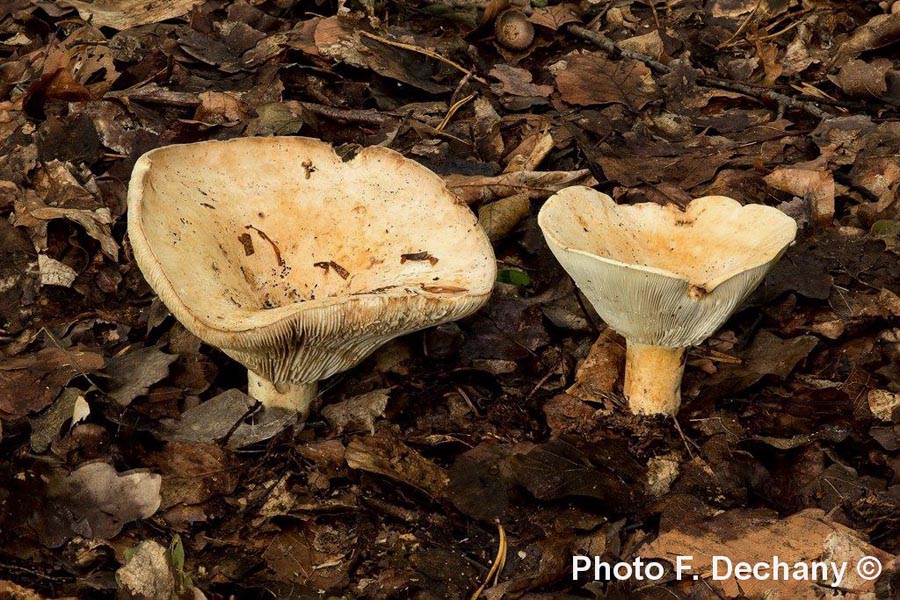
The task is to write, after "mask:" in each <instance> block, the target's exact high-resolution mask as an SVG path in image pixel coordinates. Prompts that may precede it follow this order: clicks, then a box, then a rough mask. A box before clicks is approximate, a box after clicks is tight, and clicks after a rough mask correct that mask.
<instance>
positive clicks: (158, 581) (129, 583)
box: [116, 540, 178, 600]
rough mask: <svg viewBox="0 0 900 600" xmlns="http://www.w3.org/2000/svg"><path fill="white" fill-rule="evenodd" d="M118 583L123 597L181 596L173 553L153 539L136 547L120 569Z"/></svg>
mask: <svg viewBox="0 0 900 600" xmlns="http://www.w3.org/2000/svg"><path fill="white" fill-rule="evenodd" d="M116 582H117V583H118V587H119V597H120V598H129V599H137V598H148V599H150V598H152V599H153V600H177V599H178V594H177V593H176V592H175V575H174V574H173V573H172V568H171V566H170V564H169V552H168V550H166V548H163V547H162V546H161V545H159V544H158V543H156V542H154V541H153V540H144V541H143V542H141V543H140V544H138V545H137V546H136V547H135V548H134V553H133V554H132V556H131V558H130V559H129V560H128V562H127V563H126V564H125V565H123V566H122V567H121V568H120V569H119V570H118V571H116Z"/></svg>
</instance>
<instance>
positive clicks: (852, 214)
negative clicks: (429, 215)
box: [0, 0, 900, 600]
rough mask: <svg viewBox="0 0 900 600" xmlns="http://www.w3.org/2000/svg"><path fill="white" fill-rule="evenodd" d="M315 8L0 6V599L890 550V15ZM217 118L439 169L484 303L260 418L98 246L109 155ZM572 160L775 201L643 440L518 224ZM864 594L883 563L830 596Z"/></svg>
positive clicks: (680, 198)
mask: <svg viewBox="0 0 900 600" xmlns="http://www.w3.org/2000/svg"><path fill="white" fill-rule="evenodd" d="M312 8H314V10H312V9H311V7H310V6H306V5H303V4H302V3H298V2H294V1H293V0H277V1H263V2H244V1H242V0H234V1H232V0H223V1H217V2H203V1H198V0H190V1H187V0H179V1H173V2H157V1H149V2H148V1H142V2H132V1H130V0H129V1H126V2H109V1H106V0H94V1H92V2H87V1H80V0H68V1H66V2H58V3H52V2H46V1H43V0H33V1H26V0H12V1H11V2H9V3H7V5H5V6H3V7H0V57H2V58H0V63H2V64H0V133H2V135H0V212H2V216H3V219H0V422H2V441H0V443H2V444H3V449H4V451H5V452H6V454H5V456H7V461H6V462H5V467H4V468H3V469H2V473H3V477H2V479H0V494H2V497H3V500H4V502H3V506H4V510H3V511H0V519H2V521H0V524H2V525H3V526H2V527H0V531H2V541H3V542H4V543H3V551H2V554H3V557H2V559H3V560H2V561H0V562H2V563H3V565H4V566H3V569H2V570H3V573H2V575H0V590H2V592H0V594H12V595H13V596H12V597H23V598H40V597H47V598H49V597H60V596H70V597H90V598H98V597H114V596H115V595H116V594H119V595H120V596H121V597H145V598H151V597H152V598H174V597H185V596H186V594H193V596H194V597H200V596H199V595H198V594H204V595H205V596H206V597H210V598H215V597H231V596H235V597H265V598H274V597H307V596H308V597H319V591H320V590H325V591H326V593H328V594H331V595H333V596H342V597H343V596H346V597H357V598H372V599H376V598H377V599H386V598H395V597H408V598H418V599H422V600H428V599H432V598H441V599H443V598H463V597H471V596H472V594H474V593H475V592H476V590H480V594H481V597H484V598H491V599H494V600H500V599H503V598H517V597H519V598H533V599H543V598H547V599H549V598H554V599H565V598H575V597H595V598H631V597H634V598H637V597H642V598H652V597H672V595H673V594H675V595H683V596H685V597H707V596H708V595H709V594H710V593H713V594H715V595H716V597H737V596H738V595H739V594H740V593H741V592H744V593H745V594H748V595H751V596H752V595H753V594H756V595H764V594H772V593H776V592H777V593H779V594H781V595H782V596H785V597H787V596H788V595H789V596H790V597H792V598H807V597H808V598H818V597H820V595H817V594H819V592H820V591H821V588H816V587H810V586H803V585H792V586H788V587H781V588H778V589H774V588H771V587H769V586H767V585H766V584H760V585H756V584H754V586H751V587H746V586H744V584H745V583H746V582H741V585H742V586H744V587H741V588H739V587H738V586H737V584H736V582H734V581H725V582H711V581H709V580H708V579H702V578H701V580H699V581H697V582H692V581H682V582H676V581H672V580H666V581H663V582H660V583H659V584H658V585H654V586H649V587H647V586H641V585H639V583H640V582H636V581H628V582H621V583H615V584H600V583H586V582H572V581H571V572H570V565H571V556H572V553H574V552H580V553H586V554H596V555H602V556H604V557H607V558H609V559H610V560H619V559H622V560H630V559H632V558H633V557H635V556H637V555H641V556H648V557H649V556H651V555H653V556H661V557H662V558H666V556H671V555H672V554H673V553H676V552H678V551H684V552H688V551H690V553H693V554H695V555H696V556H698V557H702V559H703V560H704V561H706V562H704V565H706V564H707V563H708V558H709V557H710V556H711V555H712V554H722V553H724V552H725V550H723V549H725V548H727V549H728V552H731V553H733V554H734V558H735V559H738V558H744V559H745V560H756V559H758V558H759V557H762V556H765V555H766V553H767V552H770V549H771V548H773V547H777V548H780V549H783V551H784V552H785V553H786V555H787V553H790V554H791V556H792V557H796V559H798V560H799V559H804V560H811V559H821V558H822V557H832V558H840V559H842V560H843V559H848V560H856V558H858V557H859V556H860V555H861V554H870V555H873V556H877V557H880V558H881V559H882V560H883V561H884V563H885V565H892V561H894V557H896V555H898V554H900V544H898V540H900V526H898V523H900V518H898V515H900V487H898V484H900V475H898V474H900V457H898V456H900V455H898V453H900V437H898V436H900V429H898V427H897V420H898V410H900V408H898V404H900V403H898V397H900V369H898V367H897V365H898V364H900V334H898V333H897V327H898V323H897V319H898V315H900V267H898V265H900V262H898V249H900V225H898V223H900V202H898V198H900V132H898V115H897V107H898V105H900V103H898V97H900V96H898V85H900V83H898V82H900V77H898V73H900V63H898V59H897V55H896V52H895V49H896V47H897V43H898V39H900V35H898V32H900V26H898V23H900V20H898V16H900V11H898V8H897V3H896V2H895V3H891V2H878V3H876V2H871V3H856V4H854V3H821V2H800V1H799V0H786V1H785V0H778V1H774V0H768V1H762V2H759V1H757V0H735V1H732V0H729V1H725V0H710V1H704V2H701V1H699V0H686V1H682V2H669V3H660V2H655V3H648V2H637V1H632V0H622V1H617V2H584V3H567V2H566V3H564V2H555V1H551V2H550V3H546V2H533V3H532V4H531V5H530V6H529V5H527V4H523V3H516V5H515V7H514V8H516V9H517V10H521V11H522V12H523V13H524V14H525V16H526V17H527V19H528V22H530V23H531V24H533V25H534V26H535V27H534V30H535V31H534V40H533V42H532V43H531V45H530V46H529V47H528V48H525V49H524V50H521V51H511V50H509V49H507V48H504V47H503V46H502V45H500V44H499V43H498V42H497V40H496V39H495V37H494V33H493V32H494V20H495V19H496V17H497V16H498V15H499V14H500V13H502V12H503V11H504V10H505V9H507V8H509V6H507V3H505V2H490V3H488V2H480V1H475V0H442V1H436V2H429V3H426V4H423V5H422V6H418V7H413V6H412V5H407V4H402V3H401V4H396V3H388V4H385V5H381V4H378V3H375V4H372V3H352V2H348V3H343V2H341V3H337V4H335V5H327V4H323V5H321V6H316V7H312ZM314 13H315V14H314ZM242 135H309V136H314V137H319V138H322V139H325V140H327V141H329V142H331V143H333V144H335V145H336V146H338V147H339V149H340V151H341V152H342V153H343V152H351V151H354V150H355V149H358V148H359V147H361V146H367V145H373V144H380V145H383V146H388V147H391V148H393V149H395V150H398V151H400V152H402V153H404V154H405V155H407V156H411V157H413V158H415V159H416V160H419V161H420V162H422V163H423V164H425V165H426V166H428V167H429V168H432V169H433V170H435V171H436V172H438V173H439V174H440V175H441V176H442V177H444V179H445V181H446V182H447V184H448V186H450V187H451V189H452V190H453V191H454V192H455V193H456V194H457V195H458V196H459V198H460V199H461V200H462V201H463V202H465V203H466V204H468V205H469V206H471V207H472V209H473V210H474V211H476V212H477V213H478V215H479V220H480V222H481V223H482V225H483V226H484V227H485V229H486V230H487V232H488V234H489V236H490V238H491V240H492V242H493V244H494V247H495V251H496V254H497V257H498V260H499V261H500V263H499V267H500V269H499V272H500V277H499V282H498V284H497V286H496V290H495V294H494V298H493V300H492V301H491V304H490V305H489V306H488V307H487V308H486V309H485V310H483V311H481V312H480V313H478V314H476V315H474V316H473V317H472V318H470V319H468V320H466V321H464V322H461V323H457V324H453V325H447V326H442V327H440V328H436V329H434V330H431V331H426V332H420V333H416V334H412V335H410V336H408V337H406V338H404V339H403V340H402V341H399V342H397V343H395V344H392V345H389V346H386V347H385V348H384V349H382V350H381V351H380V352H379V353H377V354H376V355H375V356H373V357H372V358H371V359H369V360H367V361H364V362H363V363H362V364H361V365H360V366H359V367H358V368H356V369H355V370H353V371H352V372H350V373H349V374H347V375H346V376H344V377H340V378H335V379H334V380H332V381H329V382H327V384H326V385H325V386H323V390H322V393H321V394H320V400H321V401H322V408H321V409H320V410H319V411H316V412H314V413H313V416H312V417H311V420H310V421H309V422H308V423H306V424H305V425H304V426H298V425H297V423H296V421H295V419H293V418H292V416H291V415H286V414H277V413H275V412H260V410H259V406H258V405H257V403H256V402H255V401H254V400H253V399H252V398H250V397H248V396H247V395H246V394H245V393H244V391H243V390H245V389H246V388H245V387H244V386H245V385H246V382H245V381H244V380H243V371H242V370H241V369H239V368H238V367H237V365H236V363H234V362H233V361H232V360H231V359H230V358H228V357H227V356H225V355H224V354H221V353H219V352H218V351H217V350H215V349H212V348H209V347H207V346H205V345H203V344H201V343H200V341H199V340H197V339H196V338H194V337H193V336H191V335H190V334H188V333H187V332H186V331H185V330H184V329H183V328H182V327H181V326H180V325H178V324H177V323H176V322H175V321H174V320H173V319H171V318H169V315H168V313H167V312H166V311H165V310H164V309H162V308H161V305H160V304H159V303H158V301H156V300H155V299H154V297H153V295H152V293H151V291H150V289H149V287H148V286H147V284H146V283H145V282H144V281H143V279H142V276H141V274H140V271H139V270H138V269H137V267H136V265H135V264H134V261H133V257H132V254H131V248H130V242H129V240H128V239H127V236H125V222H126V219H127V216H126V214H125V195H126V191H127V189H126V182H127V180H128V177H129V175H130V171H131V168H132V166H133V164H134V162H135V160H136V159H137V158H138V157H139V156H140V155H141V154H142V153H144V152H146V151H148V150H151V149H153V148H155V147H159V146H161V145H165V144H169V143H181V142H192V141H200V140H207V139H229V138H232V137H237V136H242ZM301 176H302V171H301ZM569 185H588V186H594V187H597V188H598V189H600V190H602V191H604V192H606V193H609V194H610V195H611V196H612V197H613V198H614V199H616V201H618V202H625V203H632V202H647V201H649V202H658V203H669V202H673V203H676V204H681V205H683V204H685V203H686V202H688V201H689V200H690V199H691V198H693V197H697V196H701V195H708V194H725V195H730V196H733V197H735V198H736V199H737V200H738V201H741V202H745V203H746V202H757V203H765V204H769V205H771V206H777V207H779V208H781V209H782V210H784V211H785V212H787V213H788V214H790V215H791V216H792V217H794V218H795V219H797V221H798V223H799V224H800V226H801V234H800V236H799V238H798V241H797V243H796V244H795V245H794V246H793V247H792V248H790V249H789V250H788V252H787V254H786V256H785V257H784V259H783V260H782V261H781V262H780V263H779V264H778V266H777V267H776V268H775V269H774V270H773V271H772V272H771V273H770V274H769V276H768V277H767V279H766V281H764V282H763V284H762V286H761V287H760V288H759V289H758V290H757V291H756V292H755V293H754V294H753V296H752V297H750V298H749V299H748V301H747V302H746V304H745V306H744V308H743V309H742V310H740V311H738V312H737V313H736V314H735V315H734V317H733V318H732V319H730V320H729V321H728V322H727V323H726V324H725V325H724V326H723V327H722V329H721V330H720V331H719V332H717V333H716V334H714V335H713V336H712V337H711V338H710V339H709V340H708V341H707V342H705V343H704V344H703V345H701V346H700V347H697V348H694V349H692V350H691V351H690V352H689V354H688V363H687V367H686V375H685V382H684V389H683V396H684V408H683V410H682V411H681V413H680V414H679V415H678V417H677V419H678V423H677V425H678V426H677V427H676V426H675V424H674V423H672V422H655V421H653V420H641V419H636V418H633V417H631V416H630V415H627V414H625V413H624V412H623V411H622V402H623V398H622V383H623V381H622V378H623V367H622V352H623V350H624V348H623V346H622V342H621V340H620V339H619V338H618V337H617V336H616V334H614V333H613V332H611V331H610V330H608V329H607V328H606V327H605V325H604V324H603V322H602V321H601V320H600V319H599V317H598V316H597V315H596V313H595V312H594V311H593V309H592V308H591V307H590V306H587V305H586V303H585V301H584V299H583V298H582V297H581V296H580V295H579V294H578V292H577V290H576V289H575V288H574V286H573V285H572V284H571V283H570V282H569V280H568V278H567V277H566V276H565V274H564V273H563V272H562V270H561V269H560V267H559V266H558V264H557V263H556V262H555V260H554V259H553V257H552V255H551V254H550V252H549V250H548V248H547V247H546V245H545V244H544V242H543V239H542V238H541V235H540V232H539V230H538V228H537V224H536V218H535V215H536V213H537V210H538V209H539V208H540V205H541V203H542V202H543V201H544V200H545V199H546V198H547V197H548V196H549V195H551V194H553V193H554V192H556V191H558V190H559V189H561V188H563V187H566V186H569ZM210 206H212V204H210ZM411 252H412V253H413V254H416V249H411ZM431 258H436V259H440V257H431ZM421 259H422V260H429V258H428V257H422V258H421ZM398 260H399V258H398ZM408 260H415V259H414V258H409V259H408ZM326 266H328V268H329V269H331V270H334V271H335V272H336V273H338V274H339V275H340V274H341V270H342V269H343V267H340V265H335V264H330V265H326ZM347 275H348V276H349V273H347ZM342 276H343V275H342ZM598 336H599V339H598ZM388 390H389V391H388ZM498 523H499V527H498ZM500 531H503V537H504V542H503V547H504V548H505V552H504V553H503V554H504V556H505V561H503V562H497V558H498V557H499V556H500V554H499V553H498V548H500V547H501V542H500V539H499V536H500ZM176 537H177V540H178V544H176V543H175V542H174V540H175V539H176ZM492 565H497V566H496V568H495V569H494V575H493V576H492V577H488V575H489V573H490V571H491V567H492ZM704 568H705V567H704ZM188 581H190V585H186V584H187V582H188ZM711 585H712V586H713V588H712V589H713V590H714V591H712V592H711V591H710V586H711ZM898 585H900V584H898V580H897V575H896V568H886V570H885V573H884V575H883V576H882V577H881V578H880V579H879V580H878V581H877V582H868V583H867V582H863V581H856V580H850V581H849V583H848V586H849V587H848V588H847V589H846V590H843V591H841V592H840V594H842V595H843V597H847V598H852V597H855V595H856V594H858V592H859V591H860V590H863V591H867V592H871V593H873V594H875V597H884V598H889V597H893V596H895V595H896V594H897V589H898ZM482 586H483V587H482ZM201 590H202V591H201ZM298 594H299V596H298ZM303 594H306V596H303ZM476 595H477V594H476ZM188 597H190V596H188Z"/></svg>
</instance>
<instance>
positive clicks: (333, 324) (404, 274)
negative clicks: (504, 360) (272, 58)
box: [128, 137, 496, 415]
mask: <svg viewBox="0 0 900 600" xmlns="http://www.w3.org/2000/svg"><path fill="white" fill-rule="evenodd" d="M128 232H129V237H130V239H131V244H132V246H133V248H134V256H135V259H136V260H137V263H138V265H139V266H140V268H141V270H142V271H143V273H144V275H145V277H146V279H147V281H148V282H149V283H150V285H151V286H152V287H153V289H154V290H156V292H157V294H159V297H160V299H161V300H162V301H163V302H164V303H165V304H166V306H167V307H168V308H169V310H171V311H172V313H173V314H174V315H175V317H176V318H178V320H179V321H181V322H182V323H183V324H184V325H185V327H187V328H188V329H189V330H190V331H192V332H193V333H194V334H195V335H197V336H198V337H200V338H201V339H203V340H204V341H206V342H207V343H209V344H212V345H214V346H218V347H219V348H221V349H222V350H223V351H224V352H226V353H227V354H228V355H229V356H231V357H233V358H234V359H235V360H237V361H239V362H241V363H242V364H244V365H245V366H246V367H247V368H248V369H249V370H250V374H249V379H250V384H249V388H250V393H251V395H253V396H254V397H256V398H258V399H259V400H260V401H261V402H262V403H263V404H264V405H266V406H267V407H272V406H278V407H282V408H289V409H293V410H296V411H298V412H300V413H301V414H304V415H305V414H306V412H307V411H308V408H309V404H310V402H311V401H312V399H313V398H314V397H315V394H316V383H317V382H318V381H319V380H320V379H323V378H325V377H328V376H330V375H333V374H335V373H338V372H340V371H343V370H345V369H348V368H350V367H352V366H354V365H356V364H357V363H359V362H360V361H361V360H362V359H363V358H365V357H366V356H367V355H368V354H370V353H371V352H372V351H373V350H375V349H376V348H378V347H379V346H381V345H382V344H384V343H385V342H387V341H388V340H390V339H392V338H394V337H397V336H399V335H402V334H405V333H409V332H411V331H416V330H419V329H423V328H425V327H430V326H432V325H437V324H439V323H445V322H447V321H452V320H455V319H459V318H461V317H464V316H466V315H469V314H471V313H473V312H474V311H476V310H477V309H478V308H479V307H481V306H482V305H483V304H484V303H485V302H486V301H487V299H488V296H489V294H490V292H491V288H492V286H493V283H494V278H495V269H496V264H495V260H494V254H493V251H492V249H491V245H490V242H489V241H488V239H487V237H486V236H485V234H484V232H483V231H482V230H481V228H480V227H479V225H478V221H477V219H476V218H475V216H474V215H473V214H472V213H471V211H470V210H469V209H468V207H467V206H465V204H462V203H460V202H459V201H458V200H457V199H456V198H455V197H454V196H453V194H452V193H451V192H450V191H449V190H448V189H447V187H446V186H445V185H444V183H443V181H442V180H441V179H440V177H438V176H437V175H435V174H434V173H432V172H431V171H429V170H428V169H426V168H425V167H422V166H421V165H419V164H417V163H416V162H414V161H412V160H408V159H406V158H403V157H402V156H401V155H400V154H398V153H396V152H394V151H392V150H387V149H384V148H377V147H372V148H366V149H364V150H363V151H361V152H360V153H359V154H358V155H357V156H356V157H355V158H353V159H352V160H348V161H346V162H344V161H343V160H341V158H340V157H339V156H338V155H337V154H336V153H335V152H334V150H333V149H332V148H331V146H329V145H328V144H325V143H323V142H320V141H317V140H313V139H308V138H296V137H290V138H289V137H285V138H277V137H276V138H244V139H237V140H231V141H227V142H202V143H197V144H186V145H180V146H168V147H165V148H159V149H157V150H153V151H151V152H148V153H147V154H145V155H144V156H142V157H141V158H140V160H138V162H137V164H136V165H135V167H134V172H133V174H132V177H131V184H130V187H129V190H128Z"/></svg>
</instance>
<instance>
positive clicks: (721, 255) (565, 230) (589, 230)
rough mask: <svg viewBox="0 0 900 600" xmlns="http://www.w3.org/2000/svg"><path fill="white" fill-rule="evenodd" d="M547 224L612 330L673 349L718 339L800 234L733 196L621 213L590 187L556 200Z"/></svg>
mask: <svg viewBox="0 0 900 600" xmlns="http://www.w3.org/2000/svg"><path fill="white" fill-rule="evenodd" d="M538 224H539V225H540V227H541V230H542V231H543V233H544V237H545V238H546V240H547V243H548V244H549V246H550V249H551V250H552V251H553V254H554V255H555V256H556V258H557V260H558V261H559V262H560V264H562V266H563V268H565V270H566V271H567V272H568V273H569V274H570V275H571V276H572V278H573V279H574V280H575V283H576V284H577V285H578V287H579V288H580V289H581V290H582V291H583V292H584V294H585V296H586V297H587V298H588V299H589V300H590V302H591V304H593V306H594V308H595V309H596V310H597V313H598V314H599V315H600V316H601V317H602V318H603V320H604V321H606V323H607V324H608V325H609V326H610V327H612V328H613V329H615V330H616V331H618V332H619V333H620V334H622V335H623V336H625V337H626V338H627V339H628V340H629V341H632V342H638V343H641V344H647V345H653V346H666V347H672V348H675V347H687V346H691V345H694V344H698V343H700V342H701V341H703V340H704V339H706V338H707V337H709V336H710V335H711V334H712V333H713V332H714V331H716V330H717V329H718V328H719V327H720V326H721V325H722V324H723V323H724V322H725V321H726V320H727V319H728V317H729V316H730V315H731V314H732V312H734V310H735V309H736V308H737V307H738V306H739V305H740V304H741V302H743V300H744V299H745V298H746V297H747V296H748V295H749V294H750V293H751V292H752V291H753V290H754V289H755V288H756V286H757V285H759V283H760V282H761V281H762V279H763V277H765V275H766V273H767V272H768V271H769V269H770V268H771V267H772V266H774V264H775V263H776V262H777V261H778V259H779V258H780V257H781V255H782V254H783V253H784V252H785V250H786V249H787V248H788V246H790V245H791V243H792V242H793V240H794V237H795V236H796V233H797V225H796V223H795V222H794V220H793V219H792V218H790V217H789V216H787V215H785V214H784V213H782V212H781V211H779V210H778V209H775V208H771V207H768V206H764V205H758V204H749V205H746V206H741V204H740V203H739V202H737V201H735V200H732V199H731V198H726V197H724V196H707V197H704V198H697V199H695V200H693V201H692V202H691V203H690V204H689V205H688V206H687V208H686V210H684V211H681V210H680V209H679V208H678V207H676V206H674V205H670V206H661V205H658V204H653V203H643V204H634V205H618V204H616V203H615V202H614V201H613V200H612V198H610V197H609V196H607V195H606V194H603V193H601V192H597V191H596V190H593V189H591V188H587V187H582V186H576V187H570V188H567V189H564V190H562V191H560V192H559V193H557V194H555V195H554V196H553V197H551V198H550V199H549V200H548V201H547V202H546V203H545V204H544V206H543V207H542V208H541V211H540V213H539V214H538Z"/></svg>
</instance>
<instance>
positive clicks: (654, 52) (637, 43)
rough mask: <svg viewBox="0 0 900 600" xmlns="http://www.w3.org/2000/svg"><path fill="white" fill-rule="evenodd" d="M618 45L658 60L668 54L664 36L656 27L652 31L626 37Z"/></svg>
mask: <svg viewBox="0 0 900 600" xmlns="http://www.w3.org/2000/svg"><path fill="white" fill-rule="evenodd" d="M618 46H619V47H620V48H624V49H626V50H631V51H632V52H640V53H641V54H645V55H647V56H650V57H652V58H655V59H656V60H659V59H661V58H663V57H664V56H665V54H666V48H665V46H664V45H663V41H662V38H661V37H660V36H659V31H657V30H655V29H654V30H653V31H651V32H650V33H645V34H643V35H636V36H634V37H630V38H626V39H624V40H622V41H620V42H618Z"/></svg>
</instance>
